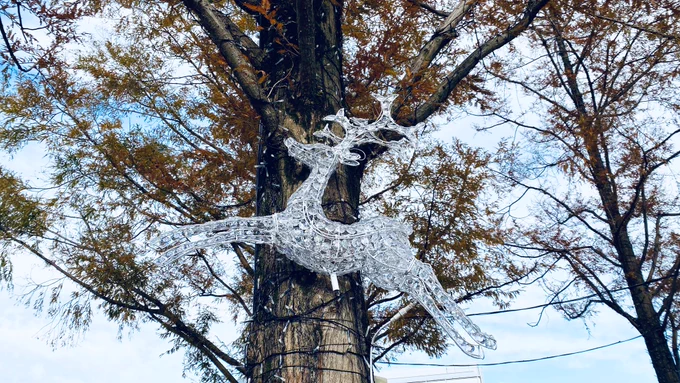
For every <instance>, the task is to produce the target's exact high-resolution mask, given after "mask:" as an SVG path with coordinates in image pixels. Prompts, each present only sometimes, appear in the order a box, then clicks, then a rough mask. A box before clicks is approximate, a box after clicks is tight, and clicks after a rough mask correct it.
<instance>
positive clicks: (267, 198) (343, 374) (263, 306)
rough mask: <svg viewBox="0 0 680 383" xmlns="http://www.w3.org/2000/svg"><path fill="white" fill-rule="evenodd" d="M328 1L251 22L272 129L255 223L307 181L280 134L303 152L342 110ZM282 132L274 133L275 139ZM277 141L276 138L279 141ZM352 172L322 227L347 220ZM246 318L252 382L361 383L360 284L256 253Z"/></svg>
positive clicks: (357, 171)
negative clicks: (274, 121)
mask: <svg viewBox="0 0 680 383" xmlns="http://www.w3.org/2000/svg"><path fill="white" fill-rule="evenodd" d="M337 4H339V3H338V2H336V1H332V0H316V1H314V0H295V1H283V0H281V1H273V2H272V9H275V10H276V22H274V23H272V22H271V20H270V19H269V18H268V17H267V16H266V15H262V16H260V23H261V25H262V26H263V27H264V29H263V30H262V32H261V33H260V45H261V47H262V48H263V49H265V50H266V51H267V52H269V54H268V55H267V57H266V59H265V65H264V67H265V68H266V69H265V71H266V72H267V85H269V87H271V88H272V91H271V92H270V99H271V100H272V101H274V105H275V106H276V108H277V116H278V126H267V124H266V123H264V122H263V123H262V125H261V126H262V128H261V132H260V137H261V138H260V139H261V142H260V159H259V162H260V165H261V166H260V167H259V170H258V175H257V183H258V191H257V198H258V200H257V214H258V215H268V214H272V213H274V212H277V211H281V210H283V209H284V208H285V206H286V201H287V200H288V198H289V197H290V195H291V194H292V193H293V192H294V191H295V189H296V188H297V187H298V186H299V184H300V183H301V182H302V181H304V179H305V178H306V176H307V170H306V169H304V168H303V167H302V165H301V164H298V163H295V162H294V161H293V160H292V159H290V157H288V156H287V154H286V151H285V147H284V146H283V144H282V140H283V138H285V137H284V134H285V135H287V136H290V137H293V138H295V139H296V140H298V141H300V142H310V141H311V138H312V133H313V132H314V130H315V129H317V128H318V127H319V125H320V123H321V119H322V118H323V117H324V116H326V115H329V114H334V113H336V112H337V110H338V109H339V108H340V107H342V104H341V103H342V100H343V87H342V65H341V64H342V50H341V48H342V45H341V44H342V41H341V31H340V16H341V5H337ZM280 128H283V129H280ZM282 131H283V132H285V133H283V134H281V132H282ZM362 171H363V169H362V168H361V167H351V168H350V167H348V168H345V167H340V168H339V169H338V171H337V173H336V175H335V176H334V178H333V179H331V181H330V183H329V186H328V189H327V190H326V195H325V197H324V202H325V206H328V209H327V211H326V214H327V216H328V217H329V218H330V219H333V220H337V221H341V222H344V223H351V222H353V221H354V220H356V218H355V217H356V215H357V214H356V209H357V206H358V200H359V183H360V179H361V174H362ZM253 305H254V309H253V318H252V322H251V323H250V328H249V335H248V344H247V353H246V354H247V355H246V358H247V375H248V378H249V380H250V381H252V382H276V381H285V382H289V383H290V382H300V383H316V382H326V383H333V382H338V383H340V382H343V383H344V382H365V381H367V377H368V368H367V366H366V363H365V360H366V359H367V355H368V351H367V347H366V340H365V335H364V334H365V333H366V328H367V325H368V320H367V317H366V304H365V301H364V294H363V287H362V283H361V278H360V276H359V275H358V274H355V275H349V276H345V277H341V278H340V293H339V294H336V293H334V292H333V291H332V289H331V286H330V280H329V278H328V277H326V276H323V275H317V274H315V273H312V272H310V271H308V270H306V269H303V268H302V267H300V266H297V265H296V264H293V263H292V262H290V261H288V260H287V259H286V257H285V256H283V255H282V254H279V253H277V252H276V251H274V250H273V249H272V248H271V247H269V246H262V247H259V248H258V249H257V252H256V259H255V290H254V299H253Z"/></svg>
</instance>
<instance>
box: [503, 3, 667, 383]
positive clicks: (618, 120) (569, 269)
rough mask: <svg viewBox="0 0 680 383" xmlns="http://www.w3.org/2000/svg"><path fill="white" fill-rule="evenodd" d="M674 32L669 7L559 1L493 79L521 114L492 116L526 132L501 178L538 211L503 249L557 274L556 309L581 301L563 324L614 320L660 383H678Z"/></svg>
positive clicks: (553, 289) (553, 286) (570, 307)
mask: <svg viewBox="0 0 680 383" xmlns="http://www.w3.org/2000/svg"><path fill="white" fill-rule="evenodd" d="M679 28H680V4H678V3H677V2H675V1H651V2H639V1H622V2H618V1H587V2H575V1H574V2H572V1H556V2H553V3H551V4H550V5H549V6H548V7H546V9H545V10H544V12H543V13H542V14H541V15H540V16H539V17H538V18H537V19H536V21H535V23H534V25H533V26H532V28H530V32H529V33H527V34H526V36H527V37H528V38H529V42H528V43H527V45H526V46H519V45H518V49H517V51H516V52H515V53H516V54H514V55H510V56H509V57H506V58H505V60H506V61H505V62H502V61H500V60H499V62H498V63H497V64H496V66H494V65H491V66H490V70H491V72H492V73H493V74H494V75H495V76H496V77H497V78H498V79H499V80H501V81H502V82H504V83H505V84H506V85H507V84H513V85H515V86H517V87H518V88H520V89H522V90H524V94H525V96H524V97H525V99H526V100H530V102H531V103H532V105H531V108H526V107H525V108H523V109H524V110H525V112H523V114H520V113H518V112H517V111H515V113H514V116H511V117H509V115H508V114H506V113H501V112H498V113H495V114H496V117H500V119H501V122H508V123H512V124H515V125H516V126H519V127H520V128H522V129H523V131H524V133H525V136H524V137H525V140H524V142H523V144H522V148H521V151H522V152H524V153H525V154H524V155H519V156H518V158H517V161H516V163H514V164H507V167H506V172H505V177H507V179H508V180H510V181H511V182H514V183H515V184H516V185H517V187H518V188H519V189H521V190H522V191H523V192H525V193H526V195H527V196H529V197H530V198H534V199H535V200H536V201H538V203H536V204H535V205H534V206H533V207H532V208H531V209H530V210H531V213H532V214H533V215H534V217H535V220H533V222H535V223H532V221H531V220H522V221H518V222H517V228H518V229H519V231H518V232H517V234H518V235H517V236H516V237H514V238H513V239H508V242H510V243H509V244H510V245H511V246H513V247H515V248H516V250H517V251H518V252H520V253H522V254H525V256H530V257H540V258H543V259H545V263H546V265H549V266H550V268H551V269H553V271H555V272H556V274H557V275H560V277H559V278H558V281H559V282H553V283H551V284H549V285H547V286H548V288H549V293H550V294H551V296H552V299H554V300H555V301H557V302H564V301H570V300H571V299H573V298H577V297H583V296H586V295H589V294H592V295H590V299H580V300H576V301H573V302H570V303H564V304H560V305H558V308H559V309H560V310H561V311H562V312H563V313H564V315H565V316H566V317H568V318H571V319H575V318H584V317H591V316H592V315H594V314H595V313H596V312H597V311H598V310H600V309H611V310H613V311H614V312H616V313H617V314H619V315H621V316H622V317H623V318H625V319H626V320H627V321H628V322H629V323H630V324H631V325H632V326H633V327H634V328H635V329H636V330H637V331H638V332H639V333H640V335H641V336H642V338H643V339H644V341H645V344H646V347H647V350H648V352H649V355H650V358H651V361H652V365H653V366H654V369H655V371H656V374H657V379H658V381H659V382H678V381H680V367H679V366H680V354H679V352H678V322H677V318H678V312H677V302H678V296H677V293H678V288H679V287H680V286H678V273H679V272H680V253H679V252H678V233H679V229H678V223H679V222H678V218H679V217H680V204H679V203H680V200H679V197H678V196H679V189H678V183H677V179H676V175H675V173H676V172H677V169H678V163H679V161H680V158H679V157H680V151H678V138H679V137H680V124H679V120H678V112H679V111H680V103H679V99H678V94H680V92H679V91H680V82H679V80H680V78H679V77H680V44H679V42H680V29H679ZM508 68H515V69H514V70H513V71H509V70H508ZM526 103H528V102H526ZM565 275H567V276H568V277H566V278H565V277H564V276H565ZM585 292H588V293H585Z"/></svg>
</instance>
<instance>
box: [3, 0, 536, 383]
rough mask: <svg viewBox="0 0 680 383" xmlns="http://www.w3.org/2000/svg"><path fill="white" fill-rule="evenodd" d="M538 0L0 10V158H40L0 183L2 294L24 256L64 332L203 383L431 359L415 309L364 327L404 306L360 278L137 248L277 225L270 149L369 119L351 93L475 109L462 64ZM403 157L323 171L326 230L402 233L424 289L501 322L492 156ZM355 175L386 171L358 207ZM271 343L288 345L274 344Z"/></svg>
mask: <svg viewBox="0 0 680 383" xmlns="http://www.w3.org/2000/svg"><path fill="white" fill-rule="evenodd" d="M546 2H547V1H534V0H531V1H527V2H515V1H495V2H491V1H477V2H465V1H463V2H460V3H458V4H453V7H452V6H451V5H450V4H448V2H443V1H429V2H423V1H416V0H394V1H346V2H339V1H335V0H325V1H303V0H301V1H298V2H287V1H268V0H235V1H205V0H184V1H159V2H146V1H103V0H102V1H83V2H66V1H47V0H30V1H22V2H17V1H10V0H5V1H0V20H2V25H0V27H1V29H2V32H3V36H2V37H3V41H2V43H3V45H2V49H1V50H0V55H1V56H0V57H2V61H0V65H2V67H1V71H2V91H0V119H1V121H2V131H0V144H1V145H2V148H3V149H4V150H7V151H9V152H12V151H16V150H20V149H21V148H22V147H23V146H24V145H26V144H27V143H29V142H39V143H40V145H42V147H43V148H44V150H45V152H46V153H47V156H48V157H49V159H50V167H49V169H47V172H48V174H49V179H48V180H47V185H31V181H30V180H20V179H19V178H18V176H17V175H13V174H10V173H8V172H5V171H3V173H2V176H1V178H0V179H1V180H2V182H0V196H1V197H2V198H1V201H2V202H1V203H0V213H3V216H2V217H3V218H2V220H0V232H2V240H3V245H4V247H3V251H2V253H1V254H0V276H2V278H3V279H4V280H5V281H6V282H8V281H10V278H11V257H12V256H14V255H15V254H17V253H18V252H29V253H31V254H33V255H34V256H36V257H38V258H39V259H41V260H43V261H44V262H46V263H47V264H48V265H49V266H50V267H52V268H53V269H55V270H57V271H58V272H59V273H61V274H62V275H63V276H64V279H63V281H62V283H69V284H71V286H74V288H75V292H74V293H73V294H71V295H70V296H59V292H60V291H61V285H58V286H56V287H54V286H41V285H37V286H35V291H36V294H35V295H34V296H36V297H37V302H34V305H35V306H36V307H42V306H45V307H49V309H48V310H47V311H48V314H50V315H53V316H55V317H56V319H58V320H59V321H61V322H62V323H63V324H65V327H64V328H66V329H67V330H68V331H73V332H77V331H81V330H84V329H86V328H87V326H88V324H89V321H90V317H91V313H92V310H93V309H95V307H100V308H101V309H102V310H103V311H104V312H105V313H106V315H107V316H108V317H109V318H110V319H111V320H112V321H115V322H117V323H119V324H120V325H121V326H122V327H126V326H130V327H134V326H135V325H136V324H137V323H139V322H140V321H149V322H154V323H157V324H158V325H159V326H160V328H161V329H162V331H164V333H163V336H164V337H167V338H168V339H170V341H171V342H172V343H173V351H178V350H180V349H183V350H185V352H186V356H187V358H186V361H187V366H186V367H187V368H188V369H189V370H192V371H194V372H195V373H197V374H198V375H199V376H200V378H201V379H202V381H206V382H213V381H229V382H235V381H236V379H237V378H236V377H237V376H239V375H244V376H246V377H248V378H250V379H253V381H267V379H270V378H272V377H273V376H282V377H285V378H286V379H287V380H286V381H290V382H292V381H299V382H317V381H327V382H338V381H342V382H350V381H357V382H363V381H366V379H367V375H368V373H369V372H368V370H367V368H366V365H365V363H364V360H365V359H366V358H367V354H368V352H370V341H371V338H372V336H373V335H378V337H377V338H378V339H382V341H381V343H379V344H377V345H375V348H376V351H375V353H376V355H378V357H389V356H390V355H395V353H398V352H400V351H403V350H406V349H418V350H424V351H426V352H427V353H429V354H430V355H441V354H442V353H443V352H444V351H445V350H446V340H445V338H444V336H443V335H442V333H441V332H440V330H439V329H437V328H436V326H434V322H432V321H431V320H430V319H428V318H427V317H426V316H423V315H422V314H423V313H416V314H418V315H414V319H413V320H408V321H402V322H398V323H401V325H391V326H389V327H388V328H382V326H383V325H384V324H385V323H386V322H387V319H389V318H390V317H391V316H392V315H394V314H395V313H396V312H397V311H398V310H399V309H400V308H401V307H403V306H404V305H406V304H407V300H406V299H404V297H400V296H397V297H394V296H393V295H391V294H389V293H388V292H386V291H381V290H378V289H375V288H373V287H370V286H369V287H368V288H367V289H366V290H364V287H363V284H362V280H361V277H360V275H349V276H346V277H343V279H342V280H341V284H342V289H343V291H344V292H343V294H341V295H340V296H335V294H334V293H333V292H332V291H331V290H330V289H329V288H328V282H327V281H326V280H325V279H323V278H319V277H317V276H315V275H311V273H309V272H306V271H305V270H301V269H300V268H299V267H296V266H295V265H291V264H290V263H288V262H281V261H280V260H277V258H276V254H275V253H274V252H273V251H271V249H268V248H266V247H257V248H254V247H253V246H251V245H249V244H247V243H236V244H234V245H233V246H232V247H231V248H229V249H210V250H206V251H205V252H201V253H197V254H196V255H195V256H192V257H186V259H185V260H183V262H181V263H179V264H176V265H173V266H171V267H166V268H159V267H157V265H156V264H155V263H154V262H153V258H152V257H149V256H147V251H148V249H147V248H146V247H145V244H146V242H147V241H148V240H149V239H150V238H151V237H152V236H153V235H155V234H157V233H158V232H159V231H161V230H165V229H167V228H168V227H174V226H179V225H186V224H191V223H200V222H206V221H211V220H217V219H222V218H225V217H228V216H237V215H240V216H249V215H253V214H268V213H270V212H273V211H277V210H281V209H282V207H283V206H284V202H285V199H286V198H287V197H288V196H289V195H290V193H291V192H292V190H294V188H295V187H296V186H297V185H299V183H300V182H302V181H303V180H304V178H305V169H304V168H302V167H301V166H299V165H296V164H294V163H292V162H291V160H290V159H289V157H288V156H287V155H286V152H285V149H283V148H282V145H281V141H282V139H283V138H284V137H286V136H290V137H294V138H295V139H297V140H299V141H302V142H306V141H308V140H309V139H310V138H311V137H312V136H311V133H312V132H313V131H314V130H315V129H318V128H319V127H320V124H319V121H320V118H321V117H323V116H325V115H327V114H331V113H335V112H336V111H337V109H339V108H340V107H344V108H346V109H347V110H348V111H349V113H350V114H352V115H355V116H360V117H369V118H371V117H375V113H376V108H375V104H374V102H372V101H371V98H370V94H371V93H374V92H382V93H385V92H397V93H399V94H400V95H401V98H400V99H399V100H398V103H397V104H396V105H395V107H394V110H393V115H395V116H397V117H398V120H399V121H400V122H401V123H402V124H405V125H408V124H415V123H417V122H421V121H424V120H426V119H427V118H428V117H430V116H432V115H434V114H446V113H447V111H449V110H450V109H451V108H456V107H457V105H462V104H476V105H479V106H481V107H488V105H489V104H490V102H491V101H490V100H492V97H491V94H490V92H489V91H488V90H486V89H485V87H484V86H485V84H484V82H483V77H482V74H481V73H482V72H481V68H480V62H481V60H482V59H483V58H484V57H487V56H488V55H490V54H491V53H493V52H496V51H497V50H498V49H500V48H502V47H503V46H505V45H506V44H507V43H508V42H509V41H511V40H512V39H514V38H515V37H517V36H518V35H519V34H520V33H522V32H523V31H524V30H525V29H526V28H527V27H528V25H529V24H530V23H531V21H532V20H533V18H534V17H535V15H536V14H537V12H538V11H539V10H540V9H541V8H542V7H543V6H544V5H545V4H546ZM101 30H108V31H110V32H111V36H110V37H108V38H103V37H101V34H100V33H99V31H101ZM473 37H474V38H473ZM424 142H426V143H427V145H426V146H425V147H424V148H423V149H421V150H419V151H418V152H416V153H415V155H414V157H413V159H412V160H411V162H410V163H407V164H404V163H402V162H397V161H395V160H394V159H392V158H381V157H380V155H381V153H382V151H381V149H380V148H374V147H370V148H369V147H367V148H363V150H364V151H365V152H366V153H367V160H368V159H371V160H373V161H370V162H368V163H366V161H365V162H364V163H362V165H361V166H360V167H358V168H344V167H343V168H341V169H338V174H337V177H336V178H335V179H334V180H333V181H332V183H331V187H330V188H329V189H331V190H330V191H329V192H328V193H327V194H328V196H327V199H328V206H329V209H328V212H327V214H328V216H329V217H331V218H333V219H337V220H340V221H343V222H345V223H349V222H352V221H353V220H356V219H357V216H360V214H363V215H369V214H371V213H374V212H380V213H383V214H387V215H391V216H395V217H401V218H403V219H405V220H406V221H407V222H409V223H411V224H412V225H413V226H414V229H415V231H414V234H413V238H412V242H413V245H414V247H415V248H416V249H418V256H419V257H420V258H421V259H424V260H426V261H428V262H431V263H432V264H433V265H435V267H436V271H437V273H438V276H439V278H440V279H441V281H442V283H443V284H444V285H445V287H447V288H451V289H452V290H453V291H454V293H455V294H456V295H457V296H458V297H460V299H462V300H466V299H471V298H472V297H474V296H477V295H482V296H487V297H490V298H492V299H493V300H494V301H495V302H496V303H497V304H499V305H502V304H504V302H506V301H507V299H509V298H511V297H513V296H514V294H515V293H516V291H515V290H513V288H512V287H509V288H508V287H507V286H506V285H507V284H508V282H509V281H514V280H517V279H520V278H522V277H523V276H525V275H526V273H527V272H528V271H529V269H527V268H526V267H525V265H524V264H523V262H522V261H515V260H513V259H510V258H508V257H506V256H504V255H503V253H502V252H495V251H494V249H495V247H496V246H497V245H499V244H501V243H502V241H503V238H504V236H505V235H506V234H505V233H504V232H503V230H502V229H500V228H499V222H498V221H496V220H495V219H494V209H495V206H494V205H493V203H491V202H489V201H486V200H485V199H484V192H485V191H486V190H489V189H488V188H489V187H491V186H493V185H496V184H498V182H499V180H498V179H496V178H495V176H494V174H493V173H491V172H490V171H489V170H488V168H487V165H488V164H489V162H491V161H494V159H493V158H492V157H490V156H489V155H488V154H486V153H484V152H482V151H480V150H476V149H473V148H469V147H466V146H465V145H463V144H460V143H457V142H456V143H453V144H452V145H445V144H439V143H436V142H434V141H430V140H427V139H425V140H424ZM367 166H368V168H369V170H370V169H374V170H379V171H380V172H385V171H386V170H387V171H390V172H393V174H394V177H393V178H392V179H388V180H387V181H386V182H383V183H382V185H383V186H384V187H385V189H384V190H383V191H380V190H376V193H377V194H372V195H367V194H364V195H362V194H361V193H360V188H359V184H360V182H361V180H362V176H363V171H364V169H365V168H366V167H367ZM364 183H365V186H375V185H381V182H379V180H377V179H374V182H373V183H372V182H371V178H366V179H365V180H364ZM496 187H500V186H496ZM269 271H272V272H269ZM500 286H506V288H505V289H501V288H500ZM265 300H266V301H267V302H269V301H270V300H271V301H272V302H273V304H274V306H275V310H274V311H273V312H269V311H267V310H265V307H264V305H263V304H261V302H263V301H265ZM319 302H321V303H319ZM229 312H231V313H233V312H236V313H235V314H229ZM319 313H321V315H320V316H319V315H318V314H319ZM225 317H226V318H229V317H233V319H238V320H244V319H248V326H244V329H243V331H244V333H243V336H242V338H241V340H240V341H239V342H237V344H235V345H234V347H228V346H225V345H222V344H220V343H219V342H218V341H217V339H216V337H215V336H214V335H213V334H212V333H211V331H210V329H211V325H212V324H214V323H215V322H217V321H219V320H222V319H224V318H225ZM346 323H349V324H346ZM367 330H368V331H367ZM68 331H67V333H66V334H61V335H68ZM286 331H288V332H287V334H291V333H293V334H299V335H300V336H299V337H297V338H295V339H293V340H289V338H288V337H285V341H284V336H283V334H284V333H286ZM367 334H368V335H367ZM350 335H351V336H350ZM348 338H351V339H348ZM272 339H279V340H280V341H279V342H278V343H277V342H272ZM339 342H340V343H339ZM279 343H281V345H279ZM246 345H247V347H246ZM338 345H339V346H338ZM337 347H339V348H337ZM319 348H322V351H318V350H319ZM326 348H328V351H327V350H325V349H326ZM338 350H341V351H338ZM272 360H277V361H278V364H274V363H273V362H272ZM339 364H342V369H339V368H338V365H339ZM265 366H266V370H265Z"/></svg>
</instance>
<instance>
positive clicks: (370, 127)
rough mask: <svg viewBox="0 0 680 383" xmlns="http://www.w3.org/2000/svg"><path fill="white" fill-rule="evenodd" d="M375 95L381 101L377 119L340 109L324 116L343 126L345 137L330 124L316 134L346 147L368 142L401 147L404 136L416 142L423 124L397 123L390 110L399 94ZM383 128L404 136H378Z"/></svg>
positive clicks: (326, 119) (325, 118) (411, 141)
mask: <svg viewBox="0 0 680 383" xmlns="http://www.w3.org/2000/svg"><path fill="white" fill-rule="evenodd" d="M373 97H374V98H375V99H376V100H378V101H379V102H380V116H379V117H378V119H377V120H375V121H373V122H369V121H368V120H366V119H363V118H347V116H345V110H344V109H340V110H339V111H338V113H336V114H334V115H330V116H326V117H324V121H329V122H335V123H337V124H339V125H340V126H342V128H343V129H344V130H345V137H342V138H341V137H338V136H337V135H336V134H335V133H333V132H331V130H330V129H329V128H328V125H326V126H325V127H324V129H323V130H321V131H318V132H315V133H314V135H315V136H316V137H322V138H328V139H329V140H331V141H333V143H334V144H336V145H337V146H342V147H344V148H346V149H351V148H352V147H355V146H359V145H361V144H368V143H373V144H379V145H384V146H387V147H388V148H394V149H399V148H401V147H402V146H403V144H404V138H405V139H406V142H410V143H413V142H415V132H416V131H417V130H418V129H420V128H422V126H423V124H422V123H420V124H417V125H414V126H408V127H407V126H401V125H399V124H397V123H396V122H395V121H394V119H392V116H391V114H390V110H391V108H392V103H393V102H394V100H395V99H396V98H397V96H396V95H393V94H390V95H386V96H382V95H373ZM381 130H388V131H392V132H395V133H398V134H399V135H401V136H403V138H401V139H399V140H394V141H388V140H384V139H381V138H378V136H376V133H377V132H379V131H381Z"/></svg>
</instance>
